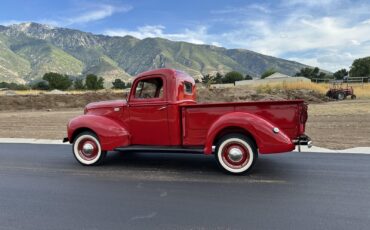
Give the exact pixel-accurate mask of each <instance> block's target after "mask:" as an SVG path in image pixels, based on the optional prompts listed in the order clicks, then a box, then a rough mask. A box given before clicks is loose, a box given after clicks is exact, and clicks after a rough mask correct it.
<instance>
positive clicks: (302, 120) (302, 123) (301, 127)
mask: <svg viewBox="0 0 370 230" xmlns="http://www.w3.org/2000/svg"><path fill="white" fill-rule="evenodd" d="M307 110H308V106H307V104H306V103H304V104H302V107H301V109H300V113H301V114H300V116H299V134H304V131H305V128H306V125H305V124H306V121H307V118H308V114H307Z"/></svg>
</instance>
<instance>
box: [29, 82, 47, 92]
mask: <svg viewBox="0 0 370 230" xmlns="http://www.w3.org/2000/svg"><path fill="white" fill-rule="evenodd" d="M32 89H36V90H49V89H50V88H49V85H48V83H47V82H46V81H39V82H37V83H35V84H33V85H32Z"/></svg>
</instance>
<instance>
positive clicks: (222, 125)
mask: <svg viewBox="0 0 370 230" xmlns="http://www.w3.org/2000/svg"><path fill="white" fill-rule="evenodd" d="M229 127H238V128H242V129H243V130H245V131H246V132H247V133H249V134H250V135H251V136H252V137H253V138H254V139H255V141H256V143H257V147H258V149H259V152H260V153H262V154H264V153H279V152H290V151H292V150H294V148H295V145H294V144H293V142H292V141H291V140H290V138H289V137H288V136H287V135H286V134H285V133H284V132H283V131H282V130H280V131H279V132H278V133H274V132H273V128H275V127H277V128H279V127H278V126H276V125H274V124H272V123H271V122H269V121H267V120H266V119H264V118H262V117H259V116H257V115H255V114H251V113H248V112H233V113H228V114H225V115H223V116H221V117H220V118H218V119H217V120H216V121H215V122H214V123H213V124H212V125H211V127H210V128H209V130H208V132H207V140H206V144H205V147H204V152H205V153H206V154H211V153H212V145H213V143H214V140H215V138H216V137H217V135H218V134H219V133H220V132H221V131H222V130H224V129H227V128H229Z"/></svg>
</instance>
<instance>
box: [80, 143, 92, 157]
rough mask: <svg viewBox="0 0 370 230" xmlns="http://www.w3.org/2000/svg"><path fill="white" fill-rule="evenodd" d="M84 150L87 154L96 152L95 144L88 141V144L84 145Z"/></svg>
mask: <svg viewBox="0 0 370 230" xmlns="http://www.w3.org/2000/svg"><path fill="white" fill-rule="evenodd" d="M82 151H83V152H84V153H85V154H92V153H93V152H94V146H93V145H92V144H90V143H86V144H84V145H83V147H82Z"/></svg>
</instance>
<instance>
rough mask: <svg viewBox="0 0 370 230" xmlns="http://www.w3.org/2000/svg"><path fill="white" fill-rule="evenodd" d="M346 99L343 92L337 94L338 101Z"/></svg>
mask: <svg viewBox="0 0 370 230" xmlns="http://www.w3.org/2000/svg"><path fill="white" fill-rule="evenodd" d="M345 97H346V95H344V93H343V92H339V93H338V94H337V99H338V100H343V99H344V98H345Z"/></svg>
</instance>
